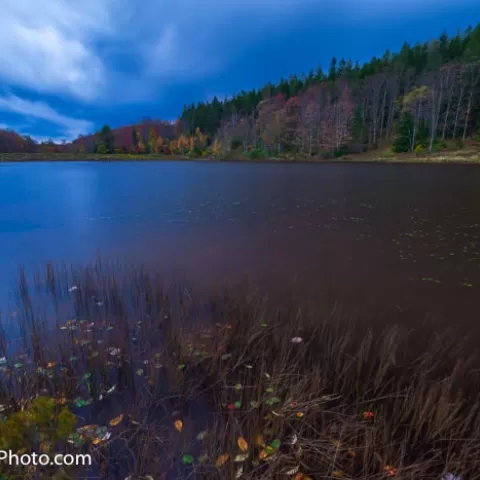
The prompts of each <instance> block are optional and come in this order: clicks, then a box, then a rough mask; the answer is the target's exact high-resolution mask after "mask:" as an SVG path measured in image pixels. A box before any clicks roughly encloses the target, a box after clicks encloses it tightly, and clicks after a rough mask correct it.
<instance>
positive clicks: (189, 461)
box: [182, 455, 193, 465]
mask: <svg viewBox="0 0 480 480" xmlns="http://www.w3.org/2000/svg"><path fill="white" fill-rule="evenodd" d="M182 462H183V463H186V464H187V465H191V464H192V463H193V457H192V456H191V455H183V456H182Z"/></svg>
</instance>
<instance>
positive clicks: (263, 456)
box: [258, 448, 268, 460]
mask: <svg viewBox="0 0 480 480" xmlns="http://www.w3.org/2000/svg"><path fill="white" fill-rule="evenodd" d="M267 457H268V452H267V449H266V448H264V449H263V450H261V451H260V453H259V454H258V459H259V460H265V459H266V458H267Z"/></svg>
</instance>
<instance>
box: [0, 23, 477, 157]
mask: <svg viewBox="0 0 480 480" xmlns="http://www.w3.org/2000/svg"><path fill="white" fill-rule="evenodd" d="M479 90H480V24H479V25H477V26H476V27H475V28H474V29H473V28H468V29H467V30H466V31H465V32H458V33H457V34H456V35H454V36H452V37H449V36H448V35H447V34H446V33H443V34H442V35H441V36H440V37H439V38H438V39H435V40H432V41H429V42H424V43H419V44H416V45H409V44H408V43H404V45H403V46H402V48H401V49H400V51H399V52H397V53H391V52H390V51H386V52H385V53H384V54H383V55H382V56H381V57H380V58H377V57H373V58H372V59H371V60H370V61H369V62H366V63H365V64H363V65H360V64H359V63H358V62H356V63H353V62H352V61H351V60H345V59H343V58H342V59H340V60H339V61H337V59H336V58H333V59H332V60H331V62H330V67H329V69H328V72H323V71H322V69H321V68H320V67H319V68H317V69H316V70H312V71H310V72H309V73H308V74H302V75H300V76H296V75H292V76H290V77H289V78H288V79H284V78H282V79H281V80H280V81H279V82H278V83H277V84H274V83H269V84H267V85H265V86H264V87H262V88H260V89H253V90H251V91H248V92H245V91H242V92H240V93H238V94H237V95H235V96H233V97H231V98H229V99H226V100H223V101H220V100H219V99H218V98H213V99H212V101H210V102H199V103H197V104H192V105H188V106H185V107H184V108H183V111H182V113H181V115H180V117H179V119H178V120H177V121H176V122H175V123H174V124H171V123H168V122H162V121H160V120H150V119H144V120H143V121H142V122H140V123H139V124H137V125H133V126H128V127H121V128H118V129H114V130H112V129H111V128H110V127H109V126H104V127H103V128H102V129H101V130H100V131H98V132H96V133H95V134H93V135H89V136H85V137H80V138H78V139H76V140H75V141H73V142H71V143H64V144H61V145H59V144H55V143H54V142H43V143H41V144H38V143H36V142H34V141H33V140H32V139H31V138H29V137H22V136H20V135H19V134H17V133H15V132H13V131H8V130H7V131H5V130H3V131H1V130H0V151H1V152H21V151H23V152H35V151H41V152H47V153H48V152H56V151H58V152H71V153H78V152H85V153H94V152H95V153H102V154H108V153H141V154H149V153H162V154H166V155H168V154H171V155H175V154H182V155H184V154H188V155H192V156H201V155H220V154H222V153H223V154H228V152H248V155H250V156H251V157H260V156H272V155H280V154H283V153H298V152H302V153H304V154H308V155H326V156H329V155H342V154H345V153H347V152H351V153H355V152H362V151H366V150H368V149H373V148H376V147H377V146H378V145H379V144H380V143H383V142H390V143H391V144H392V146H393V149H394V150H395V151H397V152H404V151H420V150H429V151H432V150H434V149H437V148H441V147H442V146H444V145H445V144H446V142H451V141H453V142H455V143H456V144H457V145H459V146H460V145H461V144H462V142H463V141H465V140H466V139H467V138H469V137H471V136H475V135H480V125H479V124H480V118H479V117H480V115H479V109H480V91H479Z"/></svg>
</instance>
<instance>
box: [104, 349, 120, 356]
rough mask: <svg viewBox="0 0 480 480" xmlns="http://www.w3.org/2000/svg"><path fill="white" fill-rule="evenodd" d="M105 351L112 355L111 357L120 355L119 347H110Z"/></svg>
mask: <svg viewBox="0 0 480 480" xmlns="http://www.w3.org/2000/svg"><path fill="white" fill-rule="evenodd" d="M107 351H108V353H109V354H110V355H112V357H115V356H117V355H120V349H119V348H115V347H110V348H109V349H108V350H107Z"/></svg>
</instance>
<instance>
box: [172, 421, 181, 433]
mask: <svg viewBox="0 0 480 480" xmlns="http://www.w3.org/2000/svg"><path fill="white" fill-rule="evenodd" d="M173 425H174V426H175V429H176V430H178V431H179V432H181V431H182V430H183V422H182V421H181V420H175V422H174V423H173Z"/></svg>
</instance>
